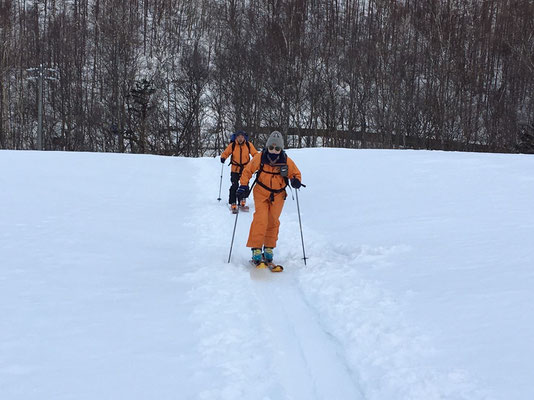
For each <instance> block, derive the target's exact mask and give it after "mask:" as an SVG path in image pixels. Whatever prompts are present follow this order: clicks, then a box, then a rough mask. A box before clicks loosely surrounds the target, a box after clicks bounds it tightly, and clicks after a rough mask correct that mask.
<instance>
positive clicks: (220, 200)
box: [217, 163, 224, 201]
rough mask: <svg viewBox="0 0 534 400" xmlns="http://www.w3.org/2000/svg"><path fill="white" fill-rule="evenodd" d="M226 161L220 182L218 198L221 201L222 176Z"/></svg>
mask: <svg viewBox="0 0 534 400" xmlns="http://www.w3.org/2000/svg"><path fill="white" fill-rule="evenodd" d="M223 169H224V163H223V165H222V166H221V183H220V184H219V197H218V198H217V200H219V201H221V188H222V176H223Z"/></svg>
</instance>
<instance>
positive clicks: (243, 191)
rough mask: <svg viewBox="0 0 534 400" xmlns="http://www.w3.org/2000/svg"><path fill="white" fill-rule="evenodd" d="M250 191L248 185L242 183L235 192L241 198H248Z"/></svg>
mask: <svg viewBox="0 0 534 400" xmlns="http://www.w3.org/2000/svg"><path fill="white" fill-rule="evenodd" d="M249 193H250V189H249V188H248V185H241V186H239V187H238V188H237V190H236V192H235V194H236V196H237V198H238V199H239V200H241V199H246V198H247V197H248V195H249Z"/></svg>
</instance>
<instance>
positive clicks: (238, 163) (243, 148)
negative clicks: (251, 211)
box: [221, 130, 258, 211]
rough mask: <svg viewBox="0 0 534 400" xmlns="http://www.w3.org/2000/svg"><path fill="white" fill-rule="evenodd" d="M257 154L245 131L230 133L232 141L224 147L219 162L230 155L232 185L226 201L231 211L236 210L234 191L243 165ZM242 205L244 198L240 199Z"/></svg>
mask: <svg viewBox="0 0 534 400" xmlns="http://www.w3.org/2000/svg"><path fill="white" fill-rule="evenodd" d="M256 154H258V150H256V148H255V147H254V145H253V144H252V143H250V142H249V141H248V136H247V133H246V132H245V131H242V130H239V131H237V132H236V133H234V134H233V135H232V141H231V143H230V144H229V145H228V147H226V149H225V150H224V151H223V152H222V154H221V162H222V163H223V164H224V162H225V161H226V159H227V158H228V157H232V158H231V160H230V165H231V166H232V168H231V169H230V181H231V182H232V186H230V193H229V197H228V203H229V204H230V207H231V208H232V211H237V207H238V205H237V199H236V191H237V188H238V186H239V178H240V177H241V173H242V172H243V169H244V168H245V166H246V165H247V164H248V163H249V162H250V159H251V157H254V156H255V155H256ZM240 205H241V206H242V207H244V206H245V199H243V200H242V202H241V204H240Z"/></svg>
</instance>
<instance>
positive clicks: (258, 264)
mask: <svg viewBox="0 0 534 400" xmlns="http://www.w3.org/2000/svg"><path fill="white" fill-rule="evenodd" d="M250 264H251V265H252V266H253V267H255V268H256V269H269V271H271V272H282V271H283V270H284V267H282V266H281V265H278V264H275V263H273V262H269V261H266V260H262V261H254V260H250Z"/></svg>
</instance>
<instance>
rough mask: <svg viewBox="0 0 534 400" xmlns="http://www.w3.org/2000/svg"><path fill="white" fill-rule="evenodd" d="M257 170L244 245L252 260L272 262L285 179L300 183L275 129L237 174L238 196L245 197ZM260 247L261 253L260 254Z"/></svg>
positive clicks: (286, 183)
mask: <svg viewBox="0 0 534 400" xmlns="http://www.w3.org/2000/svg"><path fill="white" fill-rule="evenodd" d="M256 171H257V175H256V181H255V183H254V184H253V186H254V191H253V193H254V207H255V209H256V210H255V212H254V217H253V219H252V224H251V225H250V232H249V236H248V241H247V247H250V248H252V260H253V261H255V262H257V263H258V262H261V261H262V258H263V257H264V258H265V260H266V261H267V262H272V260H273V257H274V254H273V253H274V252H273V249H274V248H275V247H276V241H277V240H278V230H279V228H280V214H281V213H282V208H283V207H284V202H285V199H286V197H287V194H286V187H287V185H288V183H289V182H291V186H292V187H294V188H295V189H298V188H300V187H301V185H302V184H301V179H302V178H301V174H300V171H299V169H298V168H297V166H296V164H295V162H294V161H293V160H292V159H291V158H289V157H288V156H287V154H286V153H285V152H284V138H283V136H282V134H281V133H280V132H278V131H274V132H272V133H271V135H270V136H269V138H268V139H267V143H266V146H265V149H263V151H262V152H261V153H258V154H256V155H255V156H254V158H253V159H252V161H251V162H250V163H249V164H248V165H247V166H246V168H245V169H244V170H243V173H242V174H241V179H240V181H239V183H240V186H239V188H238V189H237V197H238V198H246V197H248V195H249V193H250V190H249V187H248V184H249V181H250V179H251V178H252V175H253V174H254V173H255V172H256ZM262 249H263V254H262Z"/></svg>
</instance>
